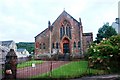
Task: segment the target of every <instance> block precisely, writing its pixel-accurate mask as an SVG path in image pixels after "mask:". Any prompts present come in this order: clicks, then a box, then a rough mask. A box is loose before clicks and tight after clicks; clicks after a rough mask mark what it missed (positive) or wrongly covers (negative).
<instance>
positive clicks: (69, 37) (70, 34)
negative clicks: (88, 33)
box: [69, 27, 71, 39]
mask: <svg viewBox="0 0 120 80" xmlns="http://www.w3.org/2000/svg"><path fill="white" fill-rule="evenodd" d="M69 38H70V39H71V28H70V27H69Z"/></svg>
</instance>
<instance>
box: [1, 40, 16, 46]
mask: <svg viewBox="0 0 120 80" xmlns="http://www.w3.org/2000/svg"><path fill="white" fill-rule="evenodd" d="M0 42H1V45H2V46H5V45H7V46H9V45H10V44H11V43H12V42H14V41H13V40H9V41H0Z"/></svg>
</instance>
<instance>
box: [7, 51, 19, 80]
mask: <svg viewBox="0 0 120 80" xmlns="http://www.w3.org/2000/svg"><path fill="white" fill-rule="evenodd" d="M16 72H17V55H16V53H15V51H14V49H10V51H9V52H8V53H7V55H6V60H5V79H6V80H8V79H16Z"/></svg>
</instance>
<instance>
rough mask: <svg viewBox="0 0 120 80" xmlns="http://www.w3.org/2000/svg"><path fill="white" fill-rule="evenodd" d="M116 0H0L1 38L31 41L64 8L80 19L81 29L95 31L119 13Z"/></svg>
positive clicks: (111, 20)
mask: <svg viewBox="0 0 120 80" xmlns="http://www.w3.org/2000/svg"><path fill="white" fill-rule="evenodd" d="M118 1H119V0H0V41H5V40H14V41H15V42H34V41H35V40H34V37H35V36H36V35H37V34H39V33H40V32H41V31H43V30H44V29H46V28H47V27H48V21H49V20H50V21H51V23H53V22H54V21H55V20H56V19H57V17H58V16H59V15H60V14H61V13H62V11H63V10H64V9H65V10H66V11H67V12H68V13H69V14H70V15H71V16H73V17H74V18H75V19H76V20H79V18H81V19H82V23H83V28H84V32H93V34H94V40H95V37H96V34H97V31H98V29H99V28H100V27H102V25H103V24H104V23H106V22H109V23H110V25H111V24H112V22H114V21H115V18H116V17H118Z"/></svg>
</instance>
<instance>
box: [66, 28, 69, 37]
mask: <svg viewBox="0 0 120 80" xmlns="http://www.w3.org/2000/svg"><path fill="white" fill-rule="evenodd" d="M68 32H69V28H68V27H66V35H67V36H69V33H68Z"/></svg>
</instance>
